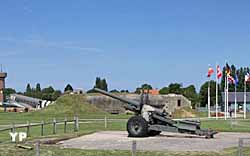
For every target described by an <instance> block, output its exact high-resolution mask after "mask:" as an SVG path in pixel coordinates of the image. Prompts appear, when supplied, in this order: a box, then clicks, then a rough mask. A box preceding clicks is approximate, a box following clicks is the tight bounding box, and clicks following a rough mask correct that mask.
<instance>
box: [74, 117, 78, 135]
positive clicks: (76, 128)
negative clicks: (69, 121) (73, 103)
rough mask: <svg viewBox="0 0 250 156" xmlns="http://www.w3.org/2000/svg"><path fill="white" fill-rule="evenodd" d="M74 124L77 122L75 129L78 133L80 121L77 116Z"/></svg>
mask: <svg viewBox="0 0 250 156" xmlns="http://www.w3.org/2000/svg"><path fill="white" fill-rule="evenodd" d="M74 122H75V124H74V125H75V128H74V131H75V132H78V130H79V120H78V117H77V116H76V117H74Z"/></svg>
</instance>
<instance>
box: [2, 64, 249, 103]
mask: <svg viewBox="0 0 250 156" xmlns="http://www.w3.org/2000/svg"><path fill="white" fill-rule="evenodd" d="M225 70H226V68H225V67H224V68H223V72H222V73H223V74H222V79H221V80H220V82H219V84H218V87H219V103H221V101H222V99H221V92H222V91H223V90H224V85H225ZM246 72H248V73H249V72H250V69H249V68H248V67H246V68H243V67H241V68H239V69H236V67H235V66H234V65H231V75H232V76H233V77H235V75H236V74H237V76H238V79H239V83H238V84H237V87H236V88H237V91H238V92H243V91H244V78H245V74H246ZM204 76H205V75H204ZM208 84H209V81H206V82H204V83H203V84H202V85H201V87H200V89H199V93H198V92H197V90H196V88H195V86H194V85H189V86H187V87H183V86H182V84H181V83H171V84H169V85H168V86H165V87H162V88H161V89H160V90H159V93H160V94H170V93H173V94H182V95H184V96H185V97H187V98H188V99H189V100H190V101H191V102H192V106H193V107H196V106H197V105H199V106H203V107H204V106H206V104H207V103H208V101H207V99H208V98H207V96H208V93H207V92H208ZM94 87H96V88H100V89H103V90H105V91H109V90H108V83H107V81H106V79H105V78H100V77H97V78H96V80H95V84H94ZM215 88H216V82H215V81H214V80H210V89H211V93H210V95H211V106H213V105H215V96H216V95H215ZM142 89H144V90H148V89H153V87H152V86H151V85H150V84H142V85H141V86H140V87H137V88H136V89H135V91H133V92H131V93H136V94H140V92H141V90H142ZM234 90H235V85H234V84H230V85H229V91H230V92H233V91H234ZM72 91H73V87H72V86H71V85H70V84H68V85H67V86H66V87H65V89H64V93H68V92H72ZM247 91H250V84H247ZM15 92H16V91H15V90H14V89H12V88H6V89H5V90H4V95H5V96H8V95H9V94H12V93H15ZM93 92H94V91H93V89H90V90H88V91H87V93H93ZM109 92H113V93H129V92H130V91H129V90H127V89H122V90H120V91H119V90H117V89H113V90H110V91H109ZM19 94H23V95H26V96H30V97H35V98H40V99H44V100H50V101H54V100H56V99H57V98H58V97H59V96H61V95H62V92H61V91H60V90H55V89H54V88H53V87H52V86H49V87H47V88H43V89H41V86H40V84H39V83H37V84H36V86H35V87H34V88H32V87H31V85H30V84H27V87H26V91H25V92H24V93H21V92H20V93H19Z"/></svg>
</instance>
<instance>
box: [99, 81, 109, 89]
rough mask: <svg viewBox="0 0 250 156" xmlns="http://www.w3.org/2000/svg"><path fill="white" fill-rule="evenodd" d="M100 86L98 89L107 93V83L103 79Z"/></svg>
mask: <svg viewBox="0 0 250 156" xmlns="http://www.w3.org/2000/svg"><path fill="white" fill-rule="evenodd" d="M100 86H101V88H100V89H102V90H105V91H108V84H107V82H106V80H105V79H102V80H101V84H100Z"/></svg>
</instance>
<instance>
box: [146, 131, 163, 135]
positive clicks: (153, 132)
mask: <svg viewBox="0 0 250 156" xmlns="http://www.w3.org/2000/svg"><path fill="white" fill-rule="evenodd" d="M160 133H161V131H154V130H150V131H148V135H149V136H156V135H159V134H160Z"/></svg>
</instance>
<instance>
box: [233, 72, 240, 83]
mask: <svg viewBox="0 0 250 156" xmlns="http://www.w3.org/2000/svg"><path fill="white" fill-rule="evenodd" d="M234 80H235V86H237V85H238V83H239V78H238V75H237V73H235V79H234Z"/></svg>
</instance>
